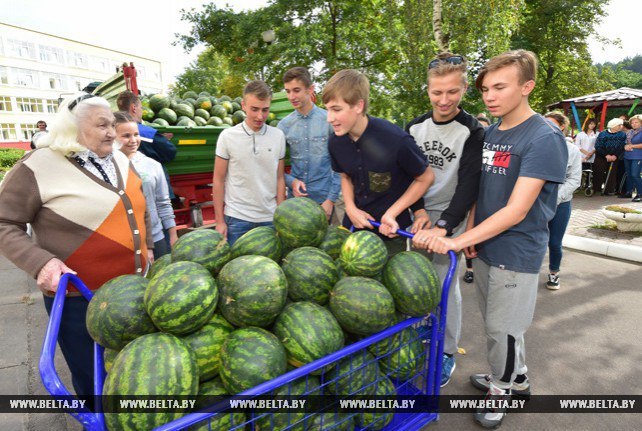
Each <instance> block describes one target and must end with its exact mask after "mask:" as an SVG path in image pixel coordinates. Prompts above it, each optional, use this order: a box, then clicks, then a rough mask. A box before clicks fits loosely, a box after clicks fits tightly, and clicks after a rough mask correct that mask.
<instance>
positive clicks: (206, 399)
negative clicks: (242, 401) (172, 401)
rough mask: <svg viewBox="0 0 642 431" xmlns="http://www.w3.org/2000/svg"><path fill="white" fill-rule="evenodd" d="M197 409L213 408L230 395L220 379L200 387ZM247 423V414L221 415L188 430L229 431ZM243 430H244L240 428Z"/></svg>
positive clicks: (216, 378) (209, 381)
mask: <svg viewBox="0 0 642 431" xmlns="http://www.w3.org/2000/svg"><path fill="white" fill-rule="evenodd" d="M198 395H199V396H198V398H197V401H196V408H197V409H198V410H201V409H205V408H208V407H212V406H214V405H216V404H217V403H218V402H220V401H221V397H223V396H226V395H228V393H227V390H225V387H224V386H223V382H222V381H221V378H220V377H215V378H214V379H212V380H208V381H207V382H203V383H201V384H200V385H199V387H198ZM245 421H246V418H245V413H243V412H238V413H219V414H217V415H216V416H213V417H211V418H209V419H206V420H204V421H201V422H199V423H197V424H195V425H192V426H191V427H189V428H187V429H188V430H189V431H212V430H229V429H232V428H234V427H237V426H239V425H241V424H243V423H244V422H245ZM238 429H239V430H241V429H242V428H238Z"/></svg>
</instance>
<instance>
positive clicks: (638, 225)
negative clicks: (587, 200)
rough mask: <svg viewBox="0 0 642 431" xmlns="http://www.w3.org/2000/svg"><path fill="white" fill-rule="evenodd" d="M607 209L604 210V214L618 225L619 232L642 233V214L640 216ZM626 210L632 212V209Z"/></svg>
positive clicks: (634, 213)
mask: <svg viewBox="0 0 642 431" xmlns="http://www.w3.org/2000/svg"><path fill="white" fill-rule="evenodd" d="M607 208H608V207H607ZM607 208H602V214H604V216H605V217H606V218H607V219H609V220H613V221H614V222H615V223H616V224H617V230H619V231H621V232H642V214H638V213H637V212H624V211H613V210H610V209H607ZM626 209H629V210H631V209H630V208H626Z"/></svg>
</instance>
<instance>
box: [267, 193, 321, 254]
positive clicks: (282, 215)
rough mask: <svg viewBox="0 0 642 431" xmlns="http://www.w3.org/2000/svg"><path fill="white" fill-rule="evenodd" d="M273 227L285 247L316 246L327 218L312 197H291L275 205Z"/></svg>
mask: <svg viewBox="0 0 642 431" xmlns="http://www.w3.org/2000/svg"><path fill="white" fill-rule="evenodd" d="M274 227H275V228H276V231H277V232H278V233H279V237H280V238H281V241H283V245H284V246H286V247H291V248H298V247H304V246H306V245H307V246H311V247H316V246H318V245H319V244H321V241H323V238H324V237H325V232H326V230H327V229H328V219H327V217H326V215H325V211H324V210H323V208H321V205H319V204H318V203H316V202H315V201H313V200H312V199H310V198H303V197H301V198H292V199H287V200H286V201H285V202H283V203H282V204H281V205H279V206H278V207H276V211H275V212H274Z"/></svg>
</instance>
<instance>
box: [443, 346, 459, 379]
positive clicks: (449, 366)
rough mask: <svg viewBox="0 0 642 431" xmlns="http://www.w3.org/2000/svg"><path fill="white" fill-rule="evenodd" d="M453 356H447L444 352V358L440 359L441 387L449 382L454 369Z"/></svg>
mask: <svg viewBox="0 0 642 431" xmlns="http://www.w3.org/2000/svg"><path fill="white" fill-rule="evenodd" d="M456 365H457V364H455V356H454V355H453V356H448V355H446V354H445V353H444V359H443V360H442V361H441V387H442V388H443V387H444V386H446V385H447V384H448V383H449V382H450V378H451V377H452V375H453V371H455V367H456Z"/></svg>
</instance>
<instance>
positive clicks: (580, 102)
mask: <svg viewBox="0 0 642 431" xmlns="http://www.w3.org/2000/svg"><path fill="white" fill-rule="evenodd" d="M638 99H642V90H639V89H636V88H628V87H622V88H618V89H617V90H611V91H604V92H602V93H595V94H589V95H586V96H580V97H574V98H572V99H565V100H562V101H560V102H557V103H553V104H551V105H548V106H547V108H549V109H554V108H566V107H568V106H569V105H570V104H571V102H573V103H574V104H575V106H576V107H577V108H593V107H597V106H599V105H601V104H602V103H604V102H605V101H606V102H608V107H609V108H615V107H628V106H633V105H634V104H635V101H636V100H638Z"/></svg>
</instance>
